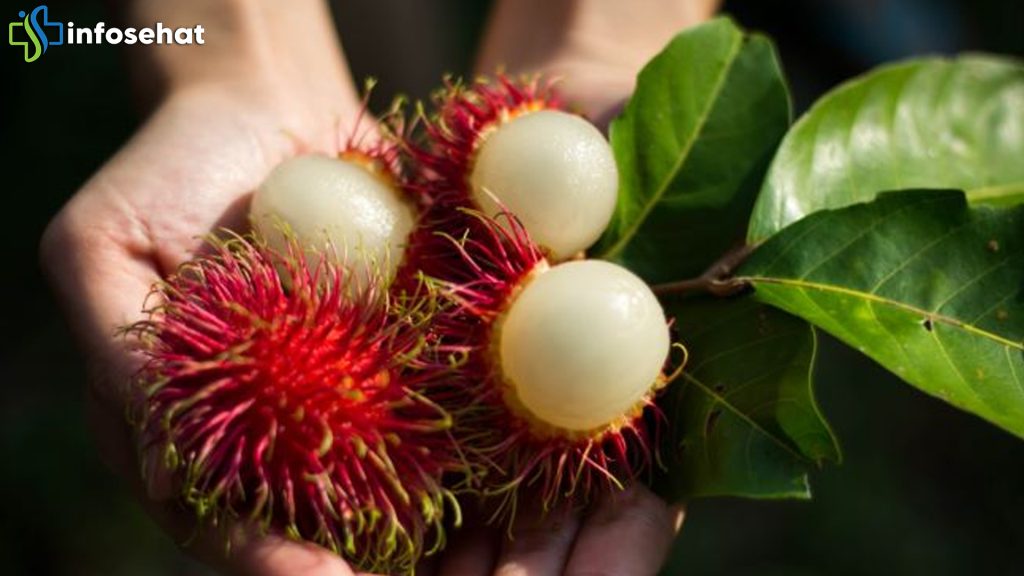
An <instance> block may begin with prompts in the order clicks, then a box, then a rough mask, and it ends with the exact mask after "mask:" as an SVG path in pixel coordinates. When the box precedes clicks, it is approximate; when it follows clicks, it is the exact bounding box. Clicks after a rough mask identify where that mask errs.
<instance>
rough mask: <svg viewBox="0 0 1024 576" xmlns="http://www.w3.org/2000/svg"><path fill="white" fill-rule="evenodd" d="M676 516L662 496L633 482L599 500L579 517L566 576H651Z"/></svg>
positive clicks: (668, 541)
mask: <svg viewBox="0 0 1024 576" xmlns="http://www.w3.org/2000/svg"><path fill="white" fill-rule="evenodd" d="M680 523H681V520H680V519H679V514H678V512H675V513H674V512H673V511H672V510H670V509H669V507H668V505H667V504H665V502H664V501H663V500H661V499H660V498H658V497H657V496H655V495H654V494H653V493H651V491H650V490H648V489H647V488H645V487H643V486H640V485H635V486H632V487H630V488H627V489H626V490H625V491H623V492H620V493H616V494H613V495H610V496H608V497H606V498H604V499H603V500H602V501H601V502H600V503H598V505H597V507H596V508H595V509H594V510H593V512H592V513H591V514H590V516H588V517H587V518H585V519H584V521H583V526H582V527H581V528H580V532H579V535H578V536H577V538H576V543H575V545H574V546H573V549H572V552H571V555H570V558H569V563H568V565H567V566H566V571H565V574H566V576H584V575H585V576H595V575H599V574H615V575H616V576H653V575H654V574H657V573H658V570H660V569H661V566H662V564H663V563H664V561H665V557H666V556H667V555H668V552H669V549H670V548H671V546H672V541H673V539H674V537H675V534H676V532H677V526H679V525H680Z"/></svg>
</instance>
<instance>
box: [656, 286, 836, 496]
mask: <svg viewBox="0 0 1024 576" xmlns="http://www.w3.org/2000/svg"><path fill="white" fill-rule="evenodd" d="M668 312H669V314H670V315H671V316H674V317H675V318H676V324H675V326H676V327H677V329H678V331H679V334H680V338H681V340H682V342H683V343H684V344H685V345H686V347H687V350H688V351H689V364H688V365H687V367H686V369H685V371H684V372H683V375H682V376H680V379H679V380H678V381H676V382H675V383H674V384H672V386H671V387H670V388H669V390H668V391H667V392H666V394H665V395H664V396H663V397H662V400H661V401H660V404H661V406H662V409H663V410H664V412H665V415H666V417H667V418H668V421H669V422H670V423H671V424H670V428H671V430H670V431H669V434H668V435H667V438H666V443H665V444H662V446H661V449H660V454H661V457H662V459H663V461H664V463H665V464H666V466H667V468H668V470H667V474H666V475H665V476H664V477H663V478H659V479H658V481H657V482H656V487H657V488H658V490H659V492H661V494H662V495H663V496H664V497H666V498H667V499H669V500H670V501H675V500H679V499H682V498H686V497H693V496H722V495H729V496H748V497H756V498H809V497H810V489H809V487H808V484H807V472H808V471H809V470H810V469H811V468H813V467H814V466H816V465H820V464H821V463H822V462H823V461H825V460H832V461H838V460H839V449H838V447H837V446H836V442H835V439H834V438H833V437H832V433H831V431H830V430H829V428H828V425H827V424H826V423H825V422H824V420H823V419H822V417H821V414H820V413H819V411H818V407H817V406H816V405H815V402H814V396H813V394H812V390H811V379H810V377H811V369H812V366H813V363H814V351H815V337H814V330H813V329H812V328H811V327H810V325H808V324H807V323H806V322H804V321H803V320H800V319H799V318H795V317H793V316H790V315H789V314H786V313H785V312H782V311H780V310H776V309H773V308H770V307H768V306H765V305H763V304H761V303H759V302H756V301H754V300H753V299H751V298H749V297H745V298H740V299H735V300H712V299H703V300H686V301H680V302H676V303H674V304H670V305H669V306H668Z"/></svg>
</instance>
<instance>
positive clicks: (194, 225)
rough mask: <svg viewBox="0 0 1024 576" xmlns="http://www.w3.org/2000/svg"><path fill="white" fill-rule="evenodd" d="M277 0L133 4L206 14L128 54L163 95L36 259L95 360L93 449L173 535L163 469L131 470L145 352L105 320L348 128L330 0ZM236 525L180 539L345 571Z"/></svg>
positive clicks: (155, 10)
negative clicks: (292, 160)
mask: <svg viewBox="0 0 1024 576" xmlns="http://www.w3.org/2000/svg"><path fill="white" fill-rule="evenodd" d="M274 4H275V3H273V2H266V3H258V2H257V3H250V4H248V5H246V4H244V3H236V2H233V1H230V0H228V1H224V2H199V1H194V0H185V1H182V2H175V3H173V5H172V4H171V3H163V2H161V3H155V2H154V3H147V2H138V3H136V4H135V5H133V8H132V13H131V14H130V18H134V19H138V20H140V23H143V24H147V25H148V24H152V22H154V21H157V20H161V21H163V22H165V24H168V25H178V24H177V23H178V22H180V23H181V24H180V25H194V24H195V23H196V22H197V21H198V22H203V23H204V24H205V26H206V27H207V29H208V36H207V45H206V46H203V47H177V46H162V47H159V48H156V47H152V50H151V51H150V52H144V53H142V54H141V56H142V58H144V62H141V63H140V62H138V61H136V62H135V63H136V64H137V65H138V66H140V70H141V69H142V67H143V66H144V67H145V69H146V70H147V71H148V74H147V75H146V76H145V77H139V76H137V77H136V79H137V80H139V81H140V82H141V83H143V88H150V90H148V92H149V94H148V95H149V96H150V97H155V98H158V99H159V102H158V103H156V104H155V107H154V111H153V113H152V115H151V116H150V117H149V119H148V120H147V121H146V122H145V124H144V125H143V126H142V127H141V128H140V129H139V131H138V132H137V133H136V134H135V136H134V137H133V138H132V139H131V140H130V141H129V142H128V143H127V144H126V145H125V146H124V147H123V148H122V149H121V150H120V151H119V152H118V153H117V154H116V155H115V156H114V157H113V158H112V159H110V161H109V162H107V163H106V165H105V166H103V167H102V168H101V169H100V170H99V171H98V172H97V173H96V174H95V175H94V176H93V177H92V178H91V179H90V180H89V181H88V182H87V183H86V184H85V185H84V186H83V187H82V188H81V190H79V191H78V193H77V194H75V196H74V197H73V198H72V200H71V201H70V202H69V203H68V204H67V205H66V206H65V207H64V208H63V210H62V211H61V212H60V213H59V214H58V215H57V217H56V218H55V219H54V220H53V222H52V223H51V224H50V226H49V228H48V229H47V232H46V234H45V236H44V239H43V242H42V246H41V258H42V265H43V268H44V269H45V270H46V271H47V273H48V276H49V278H50V280H51V282H52V284H53V286H54V288H55V291H56V293H57V295H58V298H59V300H60V302H61V304H62V306H63V307H64V309H65V312H66V316H67V317H68V318H69V319H70V323H71V327H72V330H73V332H74V334H75V336H76V338H77V340H78V342H79V344H80V347H81V348H82V349H83V351H84V352H85V356H86V359H87V362H88V364H89V369H90V379H89V393H88V404H89V406H88V408H89V411H90V422H91V424H92V425H93V427H94V430H95V433H96V436H97V440H98V445H99V447H100V450H101V452H102V455H103V457H104V458H105V459H106V460H107V461H108V463H109V464H110V465H111V466H112V467H113V468H114V470H115V471H116V472H118V473H119V474H120V475H121V476H122V477H123V478H125V479H127V480H128V481H129V482H131V483H132V484H133V489H134V491H135V492H136V493H137V494H138V495H139V497H140V500H141V501H142V502H144V504H145V505H146V507H147V508H148V509H149V511H150V513H151V514H152V515H153V517H154V518H156V519H157V521H158V522H159V523H160V524H161V525H162V526H163V527H164V528H165V529H166V530H167V531H168V532H169V533H170V534H171V535H172V537H173V538H174V539H175V541H177V542H185V541H187V540H188V539H189V538H190V537H191V536H192V535H193V532H194V530H195V528H194V520H193V519H192V518H191V517H190V515H188V514H185V513H183V512H182V511H181V510H180V509H179V508H177V507H176V506H175V505H174V502H173V500H172V498H171V497H172V493H171V492H172V490H171V489H170V487H169V486H168V485H167V483H166V482H162V481H161V479H160V477H155V478H151V480H152V481H151V482H149V483H148V485H145V486H144V485H143V483H142V482H141V479H140V474H139V464H138V462H137V458H136V456H135V453H136V450H135V448H134V443H133V440H132V435H131V430H130V429H129V427H128V423H127V422H126V420H125V417H124V414H125V406H126V404H127V402H128V400H129V397H130V390H129V387H130V382H131V380H132V376H133V374H134V372H135V371H136V369H137V368H138V366H139V358H137V357H136V356H135V355H133V354H131V353H129V352H128V351H127V350H126V348H125V346H124V343H123V342H122V341H121V340H120V339H115V338H114V332H115V330H116V328H117V327H118V326H124V325H127V324H130V323H132V322H134V321H137V320H140V319H141V318H142V314H141V310H140V307H141V303H142V302H143V300H144V298H145V297H146V295H147V293H148V292H149V290H150V286H151V285H152V284H153V282H155V281H156V280H158V279H159V278H160V277H162V276H165V275H166V274H167V273H168V272H170V271H172V270H174V269H175V268H176V267H177V266H178V264H180V263H181V262H183V261H184V260H186V259H187V258H189V257H190V256H191V255H192V254H194V253H195V251H196V250H198V249H199V248H200V246H201V243H202V240H201V237H202V236H204V235H206V234H208V233H210V232H211V231H213V230H215V229H217V228H219V227H222V226H227V227H232V228H240V227H244V225H245V214H246V212H247V203H248V202H247V197H248V194H249V193H250V192H251V191H252V190H253V189H255V188H256V187H257V186H258V185H259V183H260V182H261V181H262V179H263V178H264V177H265V176H266V174H267V173H268V172H269V171H270V169H271V168H273V167H274V166H275V165H276V164H277V163H278V162H280V161H281V160H283V159H284V158H286V157H288V156H291V155H294V154H297V153H299V152H305V151H318V152H323V153H328V154H330V153H332V152H336V151H337V142H338V134H339V133H345V131H347V130H351V129H352V128H353V126H352V125H351V123H350V121H351V120H353V119H355V118H356V116H357V115H358V113H359V111H360V108H361V104H360V102H359V101H358V97H357V95H356V94H355V92H354V91H353V90H352V86H351V81H350V79H349V77H348V72H347V70H346V69H345V67H344V64H343V61H342V58H341V54H340V52H339V49H338V47H337V44H336V40H335V38H334V35H333V31H332V30H331V28H330V26H331V23H330V22H331V21H330V18H329V16H328V14H327V12H326V8H325V7H324V6H323V5H322V4H321V3H320V2H319V1H315V2H313V1H311V2H306V1H303V2H294V3H289V5H288V6H287V7H284V6H283V4H280V3H278V6H279V7H278V6H274ZM269 21H273V22H274V23H275V25H274V26H273V28H272V29H271V28H269V27H267V22H269ZM138 48H139V51H141V50H142V47H138ZM189 50H191V52H189ZM133 54H138V52H134V53H133ZM154 71H155V72H156V75H155V76H154V75H153V72H154ZM339 124H340V126H339ZM230 532H231V537H230V538H231V539H232V551H231V553H230V555H225V551H224V550H225V546H224V542H223V541H222V540H221V539H220V537H221V533H220V531H218V530H212V531H206V532H204V533H202V534H201V535H200V537H199V538H198V539H197V540H196V541H195V542H193V543H191V544H189V545H188V546H187V548H186V549H187V551H189V552H190V553H193V554H195V555H197V556H199V557H200V558H202V559H204V560H205V561H207V562H209V563H211V564H212V565H214V566H217V567H219V568H221V569H223V570H224V571H226V572H229V573H244V574H254V575H263V576H273V575H278V574H281V575H283V574H296V573H301V574H311V575H313V576H320V575H324V576H326V575H332V576H333V575H344V574H351V573H352V571H351V570H350V569H349V568H348V566H346V565H345V563H344V562H343V561H342V560H341V559H340V558H339V557H338V556H336V555H334V554H332V553H329V552H327V551H325V550H323V549H321V548H318V547H315V546H312V545H305V544H300V543H295V542H292V541H289V540H286V539H283V538H279V537H276V536H266V537H259V536H258V535H257V534H256V532H255V531H252V530H250V529H249V528H247V527H246V526H241V525H240V526H237V527H233V528H231V529H230Z"/></svg>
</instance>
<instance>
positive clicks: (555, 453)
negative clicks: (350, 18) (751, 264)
mask: <svg viewBox="0 0 1024 576" xmlns="http://www.w3.org/2000/svg"><path fill="white" fill-rule="evenodd" d="M459 214H461V215H462V217H464V218H465V219H466V220H465V221H464V222H465V224H464V226H465V228H464V231H463V233H462V234H461V235H459V236H454V235H451V234H449V233H447V232H434V233H433V240H431V241H432V242H434V244H433V245H432V246H431V249H430V250H429V252H430V253H431V254H433V255H434V257H433V259H432V260H430V261H429V262H428V263H427V265H426V266H424V268H425V269H427V270H428V271H429V274H430V276H431V279H432V281H433V282H434V283H435V285H436V287H437V288H438V289H439V290H440V291H441V292H442V293H443V294H444V295H445V296H446V299H447V300H448V302H449V305H448V306H447V307H446V308H442V310H441V312H440V313H439V314H438V315H437V317H436V318H435V320H434V331H435V334H436V335H437V338H438V339H439V342H440V344H439V346H438V350H439V351H442V352H444V353H446V354H449V355H450V356H452V357H459V358H462V359H463V360H462V362H461V364H460V367H459V370H458V372H457V373H456V374H453V375H452V376H451V377H450V379H449V385H448V386H446V387H437V388H433V389H432V390H431V392H430V395H431V398H432V399H434V400H435V401H437V402H438V404H440V405H441V406H443V407H444V408H445V409H446V410H447V411H449V412H450V413H451V414H452V416H453V418H454V419H455V423H454V427H453V429H452V433H453V435H454V436H455V438H456V441H457V443H458V445H459V446H460V448H461V449H462V450H463V451H464V454H465V456H466V458H467V459H468V460H469V462H470V465H471V468H472V469H473V470H474V472H475V476H474V477H473V478H472V484H470V485H469V486H466V487H465V488H469V489H470V491H473V492H477V493H479V494H482V495H483V496H484V497H485V499H487V500H488V501H490V502H492V503H493V504H494V507H493V511H494V516H495V519H501V520H506V521H507V520H510V519H511V517H512V516H513V515H514V512H515V508H516V505H517V499H518V497H519V495H520V494H522V493H523V492H524V491H527V490H529V491H532V493H533V495H534V496H535V497H539V498H540V499H541V501H542V503H543V505H544V506H545V507H553V506H555V505H557V504H559V503H566V502H568V503H570V504H572V505H577V506H584V505H586V504H588V503H590V502H592V501H594V499H595V498H597V497H598V496H600V495H601V494H602V493H606V492H608V491H611V490H617V489H621V488H622V487H623V486H624V485H626V484H628V483H629V482H631V481H632V480H635V479H637V478H638V477H640V476H641V475H642V474H643V472H644V471H645V470H647V469H648V468H649V466H650V465H651V462H652V460H653V459H654V455H653V453H652V450H651V448H650V446H651V445H652V437H653V436H654V435H656V433H657V427H658V423H659V422H660V413H658V412H657V409H656V407H655V405H654V401H653V398H654V395H655V393H656V392H657V390H656V388H658V387H659V385H660V384H663V383H664V382H663V381H659V382H652V389H651V390H650V391H649V393H648V394H647V395H646V396H645V397H644V398H642V399H641V400H640V401H639V402H638V403H637V405H636V406H634V407H633V409H632V410H630V411H629V413H626V414H623V415H622V417H621V418H618V419H617V420H616V421H615V422H613V423H611V424H609V425H608V426H605V427H601V428H599V429H594V430H588V431H585V432H580V431H572V430H563V429H559V428H557V427H553V426H547V425H545V424H543V423H541V422H538V421H536V420H535V419H533V418H530V417H529V415H528V414H526V413H525V412H524V410H523V409H522V406H521V405H520V403H519V402H518V401H517V400H516V393H515V391H514V390H513V389H511V388H510V386H509V382H508V381H507V380H506V379H505V377H504V375H503V374H502V370H501V366H500V365H499V364H500V358H499V354H498V352H497V345H496V340H497V331H498V325H499V323H500V321H501V318H502V316H503V315H504V314H505V313H506V312H507V310H508V307H509V305H510V304H511V303H512V302H514V300H515V296H516V294H517V292H518V291H520V290H522V289H523V287H524V286H525V285H527V283H528V282H529V281H530V280H531V278H532V277H534V276H536V275H542V274H544V273H545V271H547V270H548V269H549V264H548V262H547V260H546V259H545V258H544V256H543V254H542V253H541V250H540V249H539V248H538V247H537V246H536V245H535V244H533V242H532V241H531V240H530V238H529V235H528V234H527V233H526V231H525V230H524V229H523V227H522V225H521V224H520V223H519V222H518V221H517V220H516V219H515V218H514V217H512V216H511V215H509V214H507V213H506V214H504V215H503V216H502V217H501V218H500V219H499V220H493V219H490V218H487V217H486V216H484V215H482V214H480V213H478V212H474V211H471V210H465V209H463V210H461V211H459ZM448 225H449V226H450V225H451V222H449V223H448ZM415 237H416V236H415V235H414V238H415ZM439 241H443V242H444V243H446V244H447V247H444V246H441V245H440V244H439ZM445 250H446V251H447V252H445ZM441 255H444V256H443V257H442V256H441Z"/></svg>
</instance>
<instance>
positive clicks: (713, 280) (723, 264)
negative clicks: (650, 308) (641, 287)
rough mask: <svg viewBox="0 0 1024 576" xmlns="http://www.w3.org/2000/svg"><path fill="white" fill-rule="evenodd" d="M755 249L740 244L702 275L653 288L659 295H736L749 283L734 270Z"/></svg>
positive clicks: (722, 296)
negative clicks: (734, 274) (740, 278)
mask: <svg viewBox="0 0 1024 576" xmlns="http://www.w3.org/2000/svg"><path fill="white" fill-rule="evenodd" d="M753 251H754V247H753V246H750V245H746V244H745V245H743V246H738V247H736V248H733V249H732V250H730V251H728V252H726V253H725V254H723V255H722V257H721V258H719V259H718V260H717V261H715V263H714V264H712V265H711V266H709V267H708V269H707V270H705V271H704V273H703V274H701V275H700V276H697V277H696V278H688V279H686V280H677V281H675V282H666V283H664V284H657V285H655V286H652V287H651V290H653V291H654V293H655V294H657V295H659V296H668V295H679V294H693V293H708V294H711V295H712V296H718V297H720V298H724V297H727V296H734V295H736V294H738V293H740V292H742V291H743V290H744V289H746V288H747V283H746V282H744V281H742V280H738V279H736V278H734V277H733V272H735V271H736V268H738V267H739V266H740V264H742V263H743V261H744V260H746V259H747V256H750V253H751V252H753Z"/></svg>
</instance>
